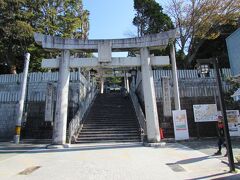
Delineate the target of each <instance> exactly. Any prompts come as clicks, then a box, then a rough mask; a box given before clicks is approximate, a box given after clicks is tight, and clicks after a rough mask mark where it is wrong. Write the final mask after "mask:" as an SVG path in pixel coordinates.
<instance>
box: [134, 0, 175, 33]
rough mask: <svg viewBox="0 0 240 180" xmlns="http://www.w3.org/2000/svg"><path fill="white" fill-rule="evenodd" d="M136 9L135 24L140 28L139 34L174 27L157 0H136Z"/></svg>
mask: <svg viewBox="0 0 240 180" xmlns="http://www.w3.org/2000/svg"><path fill="white" fill-rule="evenodd" d="M134 9H135V10H136V14H135V17H134V19H133V24H134V25H135V26H136V27H137V28H138V36H143V35H144V34H153V33H158V32H162V31H167V30H169V29H171V28H173V23H172V21H171V19H170V18H169V16H168V15H166V14H164V13H163V8H162V7H161V6H160V5H159V4H158V3H157V2H156V1H155V0H134Z"/></svg>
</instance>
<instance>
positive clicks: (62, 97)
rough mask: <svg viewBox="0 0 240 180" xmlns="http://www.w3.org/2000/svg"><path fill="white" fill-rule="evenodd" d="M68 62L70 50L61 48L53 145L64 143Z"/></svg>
mask: <svg viewBox="0 0 240 180" xmlns="http://www.w3.org/2000/svg"><path fill="white" fill-rule="evenodd" d="M69 62H70V51H69V50H62V56H61V58H60V63H59V76H58V85H57V101H56V112H55V121H54V128H53V145H64V144H65V143H66V130H67V112H68V91H69V78H70V72H69Z"/></svg>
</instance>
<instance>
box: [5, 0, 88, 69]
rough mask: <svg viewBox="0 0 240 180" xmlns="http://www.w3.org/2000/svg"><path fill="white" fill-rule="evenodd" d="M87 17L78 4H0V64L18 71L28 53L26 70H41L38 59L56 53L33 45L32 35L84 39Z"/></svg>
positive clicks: (28, 0) (30, 0)
mask: <svg viewBox="0 0 240 180" xmlns="http://www.w3.org/2000/svg"><path fill="white" fill-rule="evenodd" d="M88 16H89V12H88V11H87V10H84V9H83V6H82V1H81V0H78V1H74V0H65V1H64V0H11V1H9V0H0V34H1V36H0V47H1V48H0V62H7V63H8V64H9V65H10V66H17V67H19V68H20V69H21V67H22V64H23V62H22V61H23V54H24V53H25V52H27V51H29V52H30V53H31V61H30V70H32V71H36V70H41V69H40V62H41V59H42V58H43V57H46V56H47V57H49V56H51V55H53V54H54V55H55V54H56V53H47V52H45V51H44V50H43V49H42V48H41V47H39V46H37V45H36V44H34V39H33V33H34V32H40V33H44V34H49V35H56V36H61V37H70V38H82V39H86V38H87V36H88V31H89V22H88Z"/></svg>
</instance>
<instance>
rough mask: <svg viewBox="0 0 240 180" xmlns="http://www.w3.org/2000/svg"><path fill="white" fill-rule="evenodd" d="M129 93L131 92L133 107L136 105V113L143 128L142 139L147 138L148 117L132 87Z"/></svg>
mask: <svg viewBox="0 0 240 180" xmlns="http://www.w3.org/2000/svg"><path fill="white" fill-rule="evenodd" d="M129 94H130V97H131V100H132V103H133V107H134V110H135V113H136V116H137V119H138V123H139V125H140V128H141V139H142V141H143V140H144V139H145V137H146V136H147V126H146V119H145V116H144V114H143V111H142V108H141V106H140V104H139V102H138V98H137V96H136V94H135V93H134V91H133V90H132V89H131V90H130V91H129Z"/></svg>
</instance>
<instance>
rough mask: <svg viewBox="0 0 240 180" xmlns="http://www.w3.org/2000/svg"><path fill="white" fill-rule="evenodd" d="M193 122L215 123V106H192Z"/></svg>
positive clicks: (216, 113) (216, 114)
mask: <svg viewBox="0 0 240 180" xmlns="http://www.w3.org/2000/svg"><path fill="white" fill-rule="evenodd" d="M193 112H194V120H195V122H211V121H217V120H218V119H217V117H218V112H217V106H216V104H195V105H193Z"/></svg>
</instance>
